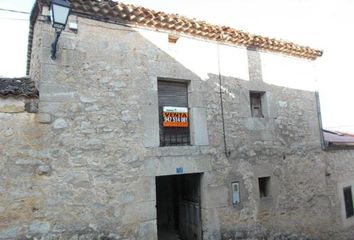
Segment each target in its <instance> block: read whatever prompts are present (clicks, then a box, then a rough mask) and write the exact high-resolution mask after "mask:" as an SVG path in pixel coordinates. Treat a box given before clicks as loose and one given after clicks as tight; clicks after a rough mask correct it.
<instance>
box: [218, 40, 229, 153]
mask: <svg viewBox="0 0 354 240" xmlns="http://www.w3.org/2000/svg"><path fill="white" fill-rule="evenodd" d="M216 46H217V52H218V72H219V94H220V108H221V120H222V132H223V138H224V151H225V156H226V157H229V156H230V152H229V150H228V148H227V141H226V131H225V116H224V99H223V90H222V77H221V70H220V69H221V64H220V47H219V44H218V43H217V45H216Z"/></svg>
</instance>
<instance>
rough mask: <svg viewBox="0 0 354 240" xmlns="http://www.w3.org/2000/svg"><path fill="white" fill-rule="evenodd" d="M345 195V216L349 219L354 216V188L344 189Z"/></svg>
mask: <svg viewBox="0 0 354 240" xmlns="http://www.w3.org/2000/svg"><path fill="white" fill-rule="evenodd" d="M343 194H344V204H345V214H346V217H347V218H350V217H352V216H354V206H353V205H354V202H353V195H352V187H351V186H349V187H345V188H343Z"/></svg>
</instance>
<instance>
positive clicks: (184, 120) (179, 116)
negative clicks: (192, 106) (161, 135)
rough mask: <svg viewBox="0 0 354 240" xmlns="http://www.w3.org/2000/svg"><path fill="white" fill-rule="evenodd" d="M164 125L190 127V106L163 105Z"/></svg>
mask: <svg viewBox="0 0 354 240" xmlns="http://www.w3.org/2000/svg"><path fill="white" fill-rule="evenodd" d="M162 114H163V126H164V127H188V108H186V107H163V113H162Z"/></svg>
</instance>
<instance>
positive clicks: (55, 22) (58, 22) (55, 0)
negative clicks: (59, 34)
mask: <svg viewBox="0 0 354 240" xmlns="http://www.w3.org/2000/svg"><path fill="white" fill-rule="evenodd" d="M50 9H51V12H52V26H53V27H54V28H57V29H64V28H65V25H66V22H67V21H68V18H69V14H70V5H69V3H68V2H67V1H66V0H52V3H51V6H50Z"/></svg>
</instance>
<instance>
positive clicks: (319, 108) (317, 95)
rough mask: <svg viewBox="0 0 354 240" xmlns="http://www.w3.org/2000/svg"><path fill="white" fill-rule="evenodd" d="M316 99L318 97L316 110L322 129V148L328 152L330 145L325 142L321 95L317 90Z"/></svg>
mask: <svg viewBox="0 0 354 240" xmlns="http://www.w3.org/2000/svg"><path fill="white" fill-rule="evenodd" d="M315 97H316V110H317V118H318V127H319V129H320V141H321V148H322V150H324V151H326V150H328V145H327V144H326V141H325V140H324V136H323V127H322V115H321V105H320V95H319V93H318V91H317V90H316V92H315Z"/></svg>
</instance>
